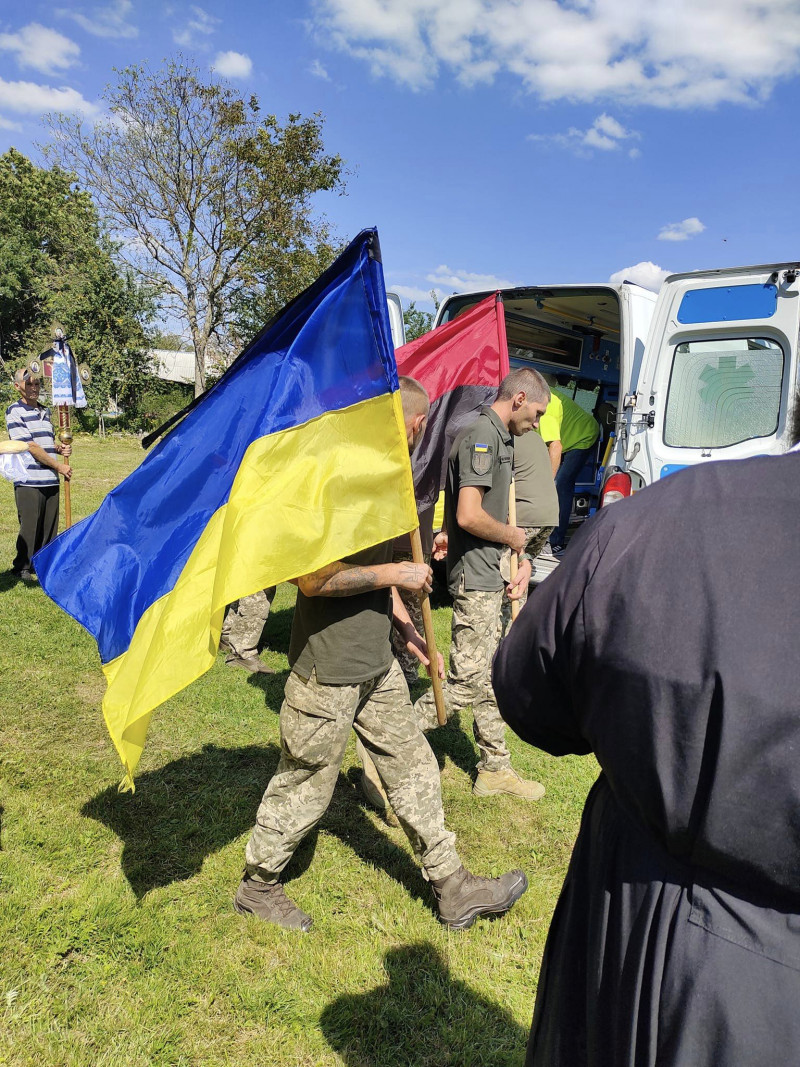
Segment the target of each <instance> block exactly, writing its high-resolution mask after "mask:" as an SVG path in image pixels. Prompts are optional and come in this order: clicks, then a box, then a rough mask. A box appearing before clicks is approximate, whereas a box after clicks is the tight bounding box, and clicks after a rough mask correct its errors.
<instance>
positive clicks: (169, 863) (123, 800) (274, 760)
mask: <svg viewBox="0 0 800 1067" xmlns="http://www.w3.org/2000/svg"><path fill="white" fill-rule="evenodd" d="M279 758H280V749H279V748H278V746H277V745H267V746H265V747H262V746H259V745H247V746H245V747H242V748H218V747H217V746H215V745H205V746H204V747H203V748H202V749H201V750H200V751H199V752H194V753H192V754H191V755H189V756H181V757H180V758H179V759H177V760H173V761H172V762H171V763H168V764H166V766H164V767H160V768H158V769H157V770H155V771H147V772H146V773H144V774H142V775H140V776H139V777H138V778H137V779H136V792H135V793H133V794H131V793H120V792H118V790H117V788H116V786H110V787H109V788H108V789H105V790H103V792H102V793H99V794H98V795H97V796H96V797H93V798H92V799H91V800H90V801H88V803H86V804H85V805H84V806H83V808H82V809H81V814H82V815H86V816H88V817H89V818H92V819H96V820H97V821H98V822H101V823H103V824H104V825H105V826H108V827H109V828H110V829H111V830H113V831H114V833H115V834H117V836H118V837H120V838H121V840H122V842H123V849H122V858H121V865H122V870H123V872H124V874H125V876H126V878H127V879H128V881H129V883H130V885H131V888H132V889H133V891H134V893H135V894H136V896H137V898H139V899H141V898H142V897H144V896H145V895H146V894H147V893H149V892H150V891H151V890H152V889H156V888H159V887H161V886H165V885H169V884H171V883H172V882H179V881H184V880H186V879H188V878H191V877H193V876H194V875H195V874H197V873H198V872H199V871H200V869H201V868H202V866H203V861H204V860H205V858H206V857H207V856H210V855H213V853H215V852H218V851H219V850H220V849H222V848H224V847H225V846H226V845H228V844H229V843H230V842H231V841H234V840H236V838H238V837H240V836H241V835H242V834H244V833H246V832H247V831H248V830H250V829H251V828H252V826H253V823H254V822H255V816H256V811H257V809H258V804H259V801H260V799H261V795H262V793H263V792H264V789H265V787H266V785H267V782H269V780H270V778H271V777H272V775H273V773H274V771H275V768H276V767H277V765H278V760H279ZM319 828H320V829H323V830H325V831H326V832H328V833H331V834H334V835H335V836H336V837H338V838H340V839H341V840H342V841H343V842H344V843H345V844H346V845H348V846H349V847H350V848H352V850H353V852H354V853H355V854H356V855H357V856H358V857H359V858H360V859H362V860H363V861H364V862H365V863H367V864H369V865H371V866H374V867H378V868H380V869H382V870H384V871H385V872H386V873H387V874H388V875H389V876H390V877H392V878H394V879H395V880H396V881H398V882H400V884H401V885H403V886H404V887H405V889H406V890H407V891H408V892H409V894H410V895H411V896H413V897H415V898H417V899H419V900H421V901H423V902H424V903H425V904H426V905H428V907H430V908H431V909H432V910H433V896H432V894H431V892H430V891H429V889H428V888H427V887H426V885H425V882H424V881H423V878H422V875H421V872H420V870H419V867H418V866H417V864H416V862H415V861H414V859H413V858H412V857H411V856H410V855H409V853H408V851H407V850H406V848H404V847H403V842H404V840H405V838H404V835H403V832H402V830H400V829H395V830H393V831H388V830H384V829H383V828H382V827H380V826H376V824H375V816H372V815H370V814H368V812H367V808H366V806H365V803H364V801H363V799H362V798H361V794H360V792H359V790H358V787H357V784H356V782H355V781H354V780H350V779H348V778H347V777H345V775H344V774H342V773H340V774H339V777H338V779H337V782H336V788H335V790H334V794H333V798H332V800H331V803H330V805H329V806H328V809H327V811H326V812H325V814H324V815H323V817H322V820H321V821H320V823H319ZM316 843H317V833H316V832H314V831H312V833H310V834H309V835H308V836H307V837H306V838H305V840H304V841H302V842H301V844H300V846H299V847H298V849H297V852H296V853H295V855H294V856H293V858H292V860H291V862H290V864H289V866H288V867H287V868H286V871H285V873H284V875H283V877H282V879H281V881H283V882H290V881H291V880H292V879H293V878H296V877H298V876H299V875H301V874H302V873H303V872H304V871H305V870H306V868H307V867H308V865H309V864H310V863H311V860H312V859H313V856H314V850H315V848H316ZM242 865H244V856H242Z"/></svg>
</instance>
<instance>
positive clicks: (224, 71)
mask: <svg viewBox="0 0 800 1067" xmlns="http://www.w3.org/2000/svg"><path fill="white" fill-rule="evenodd" d="M212 66H213V68H214V70H215V71H216V72H217V74H221V75H222V77H223V78H249V77H250V75H251V74H252V73H253V61H252V59H251V58H250V56H246V55H245V54H244V53H243V52H220V53H219V54H218V55H217V58H216V59H215V60H214V62H213V64H212Z"/></svg>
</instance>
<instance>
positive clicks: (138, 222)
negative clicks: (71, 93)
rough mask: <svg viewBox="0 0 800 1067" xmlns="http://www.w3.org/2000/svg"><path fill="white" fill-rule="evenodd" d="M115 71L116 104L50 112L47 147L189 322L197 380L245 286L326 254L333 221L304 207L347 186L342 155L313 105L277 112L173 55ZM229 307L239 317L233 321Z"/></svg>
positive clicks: (242, 301)
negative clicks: (86, 111)
mask: <svg viewBox="0 0 800 1067" xmlns="http://www.w3.org/2000/svg"><path fill="white" fill-rule="evenodd" d="M117 74H118V81H117V84H116V86H113V87H111V88H109V89H108V90H107V91H106V96H105V99H106V103H107V105H108V109H109V111H110V113H111V118H110V119H109V120H108V121H106V122H99V123H95V124H92V125H88V126H87V125H84V124H83V123H82V122H81V121H80V119H77V118H74V117H71V116H68V115H63V114H57V115H51V116H49V119H48V121H49V125H50V129H51V131H52V133H53V138H54V139H53V143H52V144H51V145H50V146H49V148H46V149H45V151H49V152H50V153H52V154H53V156H54V158H58V159H61V160H64V161H65V162H66V163H67V164H68V165H69V166H70V168H72V169H74V171H75V172H76V173H77V174H78V176H79V177H80V179H81V181H82V182H83V184H84V185H85V186H86V187H87V188H90V189H91V190H92V195H93V196H94V198H95V201H96V203H97V204H98V206H99V208H100V211H101V213H102V214H103V217H104V218H105V219H106V220H107V222H108V224H109V226H110V227H111V229H112V232H113V234H114V236H115V237H117V238H118V239H119V240H120V241H122V242H123V248H124V251H125V253H126V255H127V257H128V260H127V261H128V262H129V263H130V265H131V266H132V267H134V268H135V269H136V270H138V271H139V273H140V275H141V276H142V277H143V278H145V279H146V280H147V281H148V282H149V283H151V284H153V285H157V286H158V287H159V288H160V291H161V293H162V295H163V298H164V300H165V301H166V302H167V303H168V305H169V308H170V311H171V312H172V313H173V314H175V315H176V316H178V317H179V318H180V319H181V320H182V321H183V322H185V323H186V326H187V328H188V331H189V335H190V337H191V340H192V345H193V347H194V353H195V391H196V392H202V390H203V388H204V386H205V374H206V352H207V349H208V348H209V344H210V343H211V344H212V345H213V343H214V342H216V344H217V345H218V346H219V345H223V346H224V345H225V344H226V343H234V342H236V341H238V337H237V336H236V335H237V333H239V332H241V331H242V330H246V329H247V328H248V327H249V326H250V319H252V318H253V307H254V304H257V301H255V300H254V299H253V298H249V297H248V296H247V293H248V290H249V289H255V290H257V291H258V292H259V293H261V295H262V296H263V297H264V303H265V305H269V306H271V305H272V304H275V303H277V304H278V305H279V304H281V303H283V302H284V301H285V299H288V296H286V297H284V296H283V295H282V293H283V292H284V290H285V288H286V286H287V281H288V283H289V288H290V289H291V290H293V291H292V292H291V293H289V295H293V292H294V291H296V289H295V280H294V276H293V269H294V268H293V266H292V265H293V264H298V265H299V266H300V267H301V271H306V270H307V269H309V264H311V263H313V262H314V260H315V258H316V257H319V256H321V258H322V260H323V261H324V260H326V258H327V254H328V253H327V251H326V248H327V245H328V244H329V241H330V235H329V232H328V228H327V225H326V224H325V223H324V221H320V220H318V219H317V218H315V216H314V215H313V211H312V209H313V207H314V206H315V197H316V194H317V193H319V192H321V191H331V190H336V191H340V192H341V191H343V179H342V167H343V164H342V160H341V158H340V157H339V156H338V155H331V154H328V153H327V152H326V151H325V148H324V145H323V140H322V127H323V119H322V116H321V115H319V114H315V115H313V116H312V117H311V118H303V117H302V116H301V115H299V114H290V115H289V117H288V119H287V121H286V122H285V124H281V123H280V122H279V121H278V119H277V118H276V117H275V116H274V115H262V114H261V109H260V105H259V102H258V99H257V98H256V97H255V96H250V97H249V98H247V99H244V98H243V97H242V96H240V95H239V94H238V93H237V92H236V91H235V90H233V89H232V88H231V87H230V86H228V85H227V84H225V83H224V82H219V81H214V80H212V81H210V82H209V81H206V82H203V81H201V72H200V71H199V69H198V68H196V67H192V66H189V65H187V64H186V63H185V62H184V61H183V59H181V58H180V57H178V59H176V60H173V61H169V62H167V63H165V64H164V65H163V66H162V67H161V68H160V69H157V70H151V69H150V68H149V67H146V66H133V67H128V68H126V69H124V70H122V71H118V72H117ZM237 308H238V309H239V311H238V314H239V316H240V318H241V321H242V323H243V325H242V326H241V327H240V328H239V330H238V331H237V330H236V329H235V324H234V328H233V331H232V334H231V320H232V317H233V316H234V309H237ZM248 315H249V316H250V319H248Z"/></svg>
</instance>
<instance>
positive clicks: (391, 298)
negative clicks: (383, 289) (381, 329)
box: [386, 290, 406, 348]
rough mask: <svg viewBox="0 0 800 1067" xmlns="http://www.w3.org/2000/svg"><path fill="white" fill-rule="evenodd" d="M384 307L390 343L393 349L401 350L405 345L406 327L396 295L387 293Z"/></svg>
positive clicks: (398, 298)
mask: <svg viewBox="0 0 800 1067" xmlns="http://www.w3.org/2000/svg"><path fill="white" fill-rule="evenodd" d="M386 307H387V309H388V311H389V326H390V328H391V331H392V341H393V342H394V347H395V348H402V347H403V345H404V344H405V343H406V326H405V322H404V321H403V305H402V304H401V303H400V297H399V296H398V295H397V293H393V292H391V290H390V291H389V292H387V294H386Z"/></svg>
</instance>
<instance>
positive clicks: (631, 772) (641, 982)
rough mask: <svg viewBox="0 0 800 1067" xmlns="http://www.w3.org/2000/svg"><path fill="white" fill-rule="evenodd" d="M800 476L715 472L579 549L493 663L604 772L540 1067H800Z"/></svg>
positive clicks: (542, 1024)
mask: <svg viewBox="0 0 800 1067" xmlns="http://www.w3.org/2000/svg"><path fill="white" fill-rule="evenodd" d="M798 644H800V454H791V455H786V456H781V457H763V458H757V459H751V460H745V461H742V462H726V463H713V464H704V465H702V466H699V467H695V468H693V469H690V470H686V471H683V472H680V473H677V474H674V475H671V476H670V477H669V478H667V479H665V480H664V481H662V482H659V483H658V484H657V485H654V486H652V487H651V488H648V489H645V490H643V491H642V492H640V493H636V494H635V495H634V496H633V497H632V498H631V499H630V500H628V501H624V502H621V503H616V504H613V505H612V506H611V507H609V508H608V509H607V510H604V511H602V512H600V513H599V514H598V515H597V516H596V517H595V518H594V519H592V520H591V521H589V522H588V523H586V524H585V526H584V528H583V529H582V530H581V531H579V533H578V534H576V536H575V537H574V538H573V543H572V544H571V545H570V547H569V549H568V550H567V552H566V554H565V555H564V557H563V558H562V562H561V564H560V565H559V567H558V570H557V571H556V573H555V574H554V575H553V576H552V577H550V578H548V579H547V581H546V582H544V583H543V584H542V585H541V586H539V588H538V589H537V590H536V592H535V593H534V594H533V596H532V597H531V598H530V599H529V601H528V603H527V605H526V607H525V608H524V610H523V611H522V612H521V613H520V616H519V619H518V620H517V621H516V622H515V624H514V626H513V628H512V630H511V632H510V634H509V636H508V638H507V639H506V640H505V641H504V642H503V643H502V645H501V646H500V649H499V651H498V653H497V656H496V658H495V663H494V688H495V692H496V694H497V699H498V703H499V705H500V710H501V713H502V715H503V717H504V719H505V720H506V722H507V723H508V724H509V725H510V726H511V727H512V729H514V731H515V732H516V733H517V734H519V736H520V737H522V738H523V739H524V740H526V741H529V742H530V743H531V744H533V745H536V746H537V747H539V748H542V749H544V750H545V751H547V752H550V753H552V754H553V755H562V754H564V753H568V752H575V753H588V752H594V753H595V755H596V757H597V760H598V761H599V763H600V766H601V768H602V773H601V775H600V777H599V779H598V781H597V782H596V783H595V785H594V786H593V788H592V791H591V793H590V795H589V798H588V800H587V802H586V807H585V809H584V813H583V819H582V824H581V830H580V833H579V835H578V839H577V842H576V844H575V850H574V853H573V856H572V861H571V863H570V868H569V871H568V873H567V877H566V881H565V883H564V887H563V889H562V892H561V897H560V899H559V902H558V905H557V907H556V911H555V914H554V916H553V921H552V925H551V928H550V933H549V936H548V941H547V946H546V949H545V955H544V959H543V962H542V971H541V976H540V981H539V988H538V993H537V998H536V1010H535V1013H534V1020H533V1026H532V1029H531V1036H530V1042H529V1045H528V1056H527V1060H526V1062H527V1063H528V1064H535V1065H536V1067H584V1065H591V1067H631V1065H635V1067H656V1065H657V1067H712V1065H713V1067H762V1065H763V1067H778V1065H780V1067H783V1065H794V1064H800V685H799V684H798V680H799V679H800V655H798Z"/></svg>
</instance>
